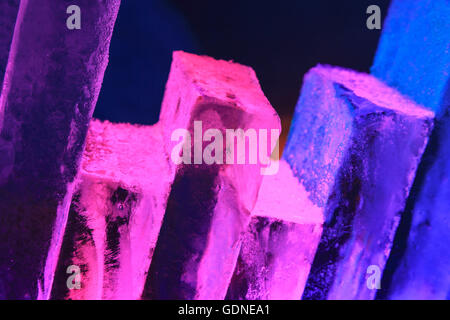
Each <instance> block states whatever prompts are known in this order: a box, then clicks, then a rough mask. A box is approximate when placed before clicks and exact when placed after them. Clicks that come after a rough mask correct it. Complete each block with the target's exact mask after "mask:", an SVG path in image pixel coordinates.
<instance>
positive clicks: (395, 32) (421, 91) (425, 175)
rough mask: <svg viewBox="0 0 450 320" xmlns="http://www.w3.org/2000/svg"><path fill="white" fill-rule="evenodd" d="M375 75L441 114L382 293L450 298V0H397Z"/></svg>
mask: <svg viewBox="0 0 450 320" xmlns="http://www.w3.org/2000/svg"><path fill="white" fill-rule="evenodd" d="M372 73H373V74H374V75H375V76H377V77H379V78H380V79H382V80H384V81H386V82H387V83H388V84H389V85H391V86H393V87H395V88H397V89H398V90H399V91H400V92H402V93H404V94H406V95H409V96H410V97H411V98H413V99H414V100H416V101H417V102H419V103H422V104H424V105H425V106H426V107H429V108H430V109H433V110H434V111H435V112H436V122H435V128H434V130H433V134H432V135H431V137H430V142H429V144H428V147H427V149H426V151H425V153H424V156H423V159H422V162H421V164H420V166H419V168H418V171H417V178H416V179H415V181H414V185H413V188H412V191H411V196H410V198H409V200H408V203H407V206H406V210H405V213H404V214H403V218H402V222H401V224H400V227H399V232H398V234H397V235H396V244H395V246H394V248H393V250H392V254H391V257H390V259H389V262H388V266H389V272H385V274H384V275H383V287H382V290H381V291H380V293H381V294H380V295H379V298H390V299H449V298H450V274H449V270H450V253H449V250H448V246H449V244H450V223H449V213H450V193H449V190H450V185H449V182H448V181H449V175H448V172H449V171H450V152H449V148H448V146H449V143H450V130H449V128H450V117H449V107H450V77H449V75H450V3H449V2H448V1H445V0H433V1H419V0H414V1H399V0H394V1H393V2H392V4H391V7H390V9H389V14H388V16H387V18H386V22H385V25H384V27H383V34H382V36H381V40H380V44H379V47H378V50H377V54H376V57H375V62H374V65H373V67H372Z"/></svg>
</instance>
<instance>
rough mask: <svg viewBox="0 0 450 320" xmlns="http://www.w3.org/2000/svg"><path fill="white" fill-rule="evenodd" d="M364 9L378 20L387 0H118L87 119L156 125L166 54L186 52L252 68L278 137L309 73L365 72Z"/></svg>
mask: <svg viewBox="0 0 450 320" xmlns="http://www.w3.org/2000/svg"><path fill="white" fill-rule="evenodd" d="M371 4H376V5H378V6H380V8H381V15H382V19H383V20H384V18H385V17H386V14H387V8H388V5H389V1H387V0H372V1H365V0H346V1H333V0H311V1H304V0H292V1H290V0H289V1H288V0H273V1H262V0H260V1H253V0H241V1H235V0H227V1H220V0H151V1H148V0H146V1H137V0H127V1H122V5H121V8H120V11H119V16H118V20H117V23H116V27H115V30H114V34H113V39H112V43H111V52H110V63H109V66H108V68H107V71H106V74H105V79H104V84H103V87H102V91H101V93H100V97H99V101H98V104H97V107H96V111H95V114H94V116H95V117H97V118H100V119H103V120H110V121H113V122H131V123H140V124H153V123H155V122H157V121H158V117H159V109H160V105H161V100H162V97H163V93H164V86H165V83H166V81H167V77H168V74H169V69H170V62H171V54H172V51H173V50H185V51H188V52H192V53H197V54H206V55H210V56H212V57H214V58H220V59H226V60H231V59H232V60H234V61H236V62H239V63H242V64H245V65H249V66H251V67H253V68H254V69H255V71H256V74H257V75H258V77H259V80H260V82H261V86H262V88H263V91H264V93H265V94H266V96H267V98H268V99H269V101H270V102H271V103H272V105H273V106H274V108H275V109H276V110H277V111H278V113H279V115H280V117H281V118H282V121H283V129H284V130H283V131H284V132H283V136H284V137H285V135H286V133H287V129H288V128H289V123H290V119H291V116H292V113H293V111H294V107H295V103H296V101H297V98H298V95H299V91H300V87H301V84H302V78H303V75H304V74H305V73H306V72H307V71H308V69H310V68H311V67H313V66H315V65H316V64H318V63H324V64H332V65H338V66H342V67H347V68H352V69H355V70H359V71H365V72H369V68H370V66H371V64H372V60H373V57H374V54H375V50H376V48H377V43H378V38H379V36H380V34H381V31H380V30H369V29H367V27H366V20H367V17H368V14H366V9H367V7H368V6H369V5H371Z"/></svg>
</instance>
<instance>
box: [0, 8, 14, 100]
mask: <svg viewBox="0 0 450 320" xmlns="http://www.w3.org/2000/svg"><path fill="white" fill-rule="evenodd" d="M18 10H19V0H3V1H0V91H1V87H2V83H3V76H4V75H5V70H6V65H7V62H8V55H9V48H10V46H11V40H12V36H13V33H14V25H15V24H16V17H17V11H18Z"/></svg>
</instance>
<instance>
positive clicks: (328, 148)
mask: <svg viewBox="0 0 450 320" xmlns="http://www.w3.org/2000/svg"><path fill="white" fill-rule="evenodd" d="M433 116H434V114H433V112H431V111H428V110H426V109H425V108H422V107H420V106H418V105H416V104H415V103H414V102H412V101H410V100H408V99H407V98H405V97H403V96H401V95H400V94H399V93H397V92H396V91H395V90H394V89H391V88H389V87H387V86H386V85H384V84H383V83H381V82H380V81H378V80H377V79H375V78H374V77H372V76H370V75H365V74H360V73H356V72H353V71H350V70H345V69H341V68H336V67H329V66H317V67H315V68H313V69H311V70H310V71H309V72H308V73H307V74H306V76H305V79H304V85H303V88H302V92H301V96H300V99H299V102H298V104H297V107H296V111H295V116H294V120H293V124H292V127H291V132H290V134H289V139H288V143H287V147H286V149H285V152H284V154H283V157H284V158H285V159H286V160H287V161H288V162H289V164H290V165H291V167H292V168H293V171H294V174H295V175H296V176H297V177H298V179H299V180H300V182H302V183H303V185H304V186H305V189H306V190H307V191H308V192H309V193H310V198H311V200H312V201H313V202H314V203H316V204H318V205H319V206H321V207H325V212H326V214H325V223H324V228H323V234H322V238H321V241H320V244H319V247H318V250H317V253H316V256H315V258H314V263H313V265H312V268H311V272H310V275H309V278H308V282H307V285H306V288H305V291H304V293H303V298H304V299H372V298H373V297H374V296H375V293H376V290H375V287H374V286H372V282H371V283H370V285H368V281H372V280H373V279H369V278H368V277H369V276H370V275H371V274H372V272H373V271H372V270H379V271H380V273H381V272H382V271H383V269H384V266H385V263H386V260H387V258H388V256H389V252H390V249H391V246H392V240H393V236H394V232H395V230H396V227H397V224H398V221H399V218H400V212H401V211H402V210H403V207H404V205H405V200H406V197H407V196H408V193H409V190H410V187H411V184H412V180H413V178H414V175H415V171H416V168H417V165H418V162H419V160H420V157H421V155H422V152H423V150H424V148H425V146H426V144H427V141H428V137H429V134H430V131H431V128H432V122H433V121H432V120H433ZM380 276H381V275H380Z"/></svg>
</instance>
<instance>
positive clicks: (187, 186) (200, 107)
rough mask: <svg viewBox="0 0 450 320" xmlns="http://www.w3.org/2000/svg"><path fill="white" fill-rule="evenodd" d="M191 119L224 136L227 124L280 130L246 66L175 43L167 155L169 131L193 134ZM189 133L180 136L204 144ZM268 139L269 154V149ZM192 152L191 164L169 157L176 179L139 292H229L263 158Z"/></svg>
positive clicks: (182, 295) (179, 295) (165, 111)
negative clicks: (211, 157)
mask: <svg viewBox="0 0 450 320" xmlns="http://www.w3.org/2000/svg"><path fill="white" fill-rule="evenodd" d="M196 121H199V122H200V121H201V123H202V128H203V132H205V134H206V132H208V131H207V130H209V129H216V130H218V131H219V132H221V134H222V135H223V137H225V136H226V134H225V130H226V129H238V128H241V129H243V130H248V129H254V130H259V129H266V130H270V129H276V130H278V131H277V132H278V134H279V130H280V120H279V118H278V116H277V114H276V112H275V111H274V110H273V108H272V107H271V105H270V104H269V102H268V101H267V99H266V98H265V96H264V94H263V92H262V90H261V88H260V86H259V83H258V80H257V78H256V75H255V73H254V71H253V70H252V69H251V68H249V67H246V66H243V65H240V64H237V63H232V62H227V61H222V60H215V59H213V58H210V57H205V56H196V55H192V54H188V53H184V52H180V51H178V52H175V53H174V56H173V62H172V67H171V71H170V75H169V80H168V83H167V86H166V92H165V95H164V100H163V104H162V110H161V119H160V122H161V125H162V127H163V130H165V132H164V139H165V142H164V145H165V146H166V156H167V157H168V158H170V157H171V154H172V151H173V148H174V147H175V146H176V145H177V144H179V141H172V140H171V137H172V133H173V132H175V130H177V129H180V128H187V129H188V130H187V132H186V135H190V136H191V137H193V136H194V122H196ZM277 139H278V135H276V137H275V139H274V140H275V141H276V140H277ZM193 140H195V139H192V140H191V141H189V142H185V143H186V144H187V145H188V146H194V147H195V144H196V143H200V144H202V142H201V141H200V142H198V141H197V142H196V141H193ZM216 142H217V141H216ZM235 142H236V141H235ZM271 142H272V141H269V146H270V147H269V148H270V150H268V154H270V153H271V151H272V150H273V147H272V145H273V143H271ZM205 145H206V144H205V143H203V144H202V146H203V147H205ZM231 147H232V145H231V144H230V145H227V146H225V145H224V144H223V142H222V144H220V146H219V148H218V149H219V151H221V152H222V153H223V155H225V154H227V153H228V152H230V150H231V149H230V148H231ZM234 147H236V144H234ZM253 147H255V146H253ZM245 149H246V155H247V156H246V160H248V155H249V151H255V150H253V149H252V147H250V144H247V147H246V148H245ZM202 150H203V149H202ZM235 150H236V148H235ZM257 151H258V150H257ZM183 154H184V153H183ZM191 156H192V157H190V159H191V161H192V162H191V163H192V164H185V163H182V164H179V165H175V164H172V172H173V173H174V174H175V179H174V183H173V186H172V190H171V193H170V196H169V200H168V205H167V209H166V213H165V216H164V222H163V225H162V228H161V233H160V237H159V239H158V243H157V247H156V250H155V253H154V256H153V260H152V264H151V268H150V272H149V278H148V281H147V285H146V289H145V292H144V298H154V299H223V298H224V297H225V295H226V291H227V288H228V285H229V281H230V278H231V276H232V273H233V270H234V266H235V264H236V260H237V257H238V254H239V249H240V245H241V233H242V232H244V231H245V230H246V227H247V225H248V223H249V220H250V212H251V211H252V209H253V207H254V205H255V202H256V198H257V194H258V190H259V187H260V183H261V179H262V175H261V167H263V166H262V165H260V162H257V163H255V164H250V163H249V162H245V164H237V163H236V162H234V164H230V163H222V164H220V163H218V162H215V163H213V164H207V163H205V162H204V161H203V159H202V158H201V157H202V155H201V154H198V155H197V156H200V157H198V158H196V155H195V152H194V154H192V155H191ZM234 156H235V158H236V156H237V152H236V154H235V155H234ZM266 156H267V155H266Z"/></svg>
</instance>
